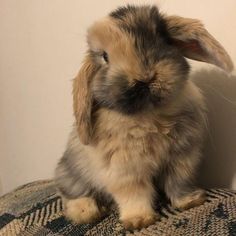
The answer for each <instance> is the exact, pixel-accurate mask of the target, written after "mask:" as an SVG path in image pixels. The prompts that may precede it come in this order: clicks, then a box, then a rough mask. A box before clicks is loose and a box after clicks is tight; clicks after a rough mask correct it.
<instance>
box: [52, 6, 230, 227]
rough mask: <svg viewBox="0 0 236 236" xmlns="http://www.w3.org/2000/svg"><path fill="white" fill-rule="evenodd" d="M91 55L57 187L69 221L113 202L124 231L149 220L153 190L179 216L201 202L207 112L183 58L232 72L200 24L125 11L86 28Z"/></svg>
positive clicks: (147, 10)
mask: <svg viewBox="0 0 236 236" xmlns="http://www.w3.org/2000/svg"><path fill="white" fill-rule="evenodd" d="M88 45H89V50H88V53H87V55H86V58H85V60H84V63H83V65H82V67H81V69H80V71H79V74H78V76H77V77H76V78H75V80H74V84H73V95H74V115H75V118H76V122H75V126H74V129H73V131H72V133H71V135H70V139H69V142H68V145H67V149H66V151H65V153H64V155H63V157H62V158H61V160H60V162H59V164H58V166H57V169H56V177H55V181H56V183H57V186H58V189H59V191H60V192H61V194H62V196H63V198H64V203H65V214H66V216H67V217H68V218H70V219H72V220H73V221H75V222H77V223H85V222H90V221H93V220H96V219H98V218H99V217H100V216H101V215H102V214H103V213H104V210H105V209H107V208H109V206H110V204H111V203H115V204H116V205H117V207H118V208H119V211H120V220H121V221H122V222H123V224H124V226H125V227H126V228H128V229H133V228H141V227H145V226H148V225H150V224H152V223H154V222H155V220H156V219H157V218H158V213H157V212H155V211H154V210H153V202H154V199H156V198H157V197H158V196H157V191H156V189H157V188H158V189H162V190H163V191H164V192H165V194H166V196H167V197H168V198H169V199H170V201H171V203H172V204H173V205H174V206H175V207H177V208H181V209H187V208H190V207H194V206H196V205H199V204H201V203H203V202H204V191H203V190H201V189H198V188H197V187H196V186H195V178H194V176H195V172H196V168H197V166H198V164H199V160H200V157H201V148H202V143H203V140H204V132H205V127H206V124H205V110H206V109H205V104H204V99H203V96H202V95H201V93H200V91H199V89H198V88H197V87H196V86H195V85H194V84H193V82H191V81H189V80H188V73H189V65H188V63H187V61H186V59H185V58H184V57H190V58H193V59H198V60H203V61H206V62H209V63H213V64H216V65H218V66H221V67H222V68H224V69H226V70H231V69H232V62H231V60H230V58H229V56H228V54H227V53H226V52H225V50H224V49H223V48H222V46H221V45H220V44H219V43H218V42H217V41H216V40H215V39H214V38H213V37H212V36H211V35H210V34H209V33H208V32H207V31H206V30H205V29H204V28H203V26H202V24H200V23H199V22H198V21H197V20H192V19H185V18H181V17H178V16H171V17H167V16H164V15H161V14H160V13H159V11H158V9H157V8H156V7H155V6H142V7H136V6H127V7H123V8H119V9H117V10H116V11H114V12H112V13H111V14H110V15H109V16H107V17H106V18H104V19H102V20H100V21H98V22H95V24H94V25H92V26H91V27H90V28H89V30H88Z"/></svg>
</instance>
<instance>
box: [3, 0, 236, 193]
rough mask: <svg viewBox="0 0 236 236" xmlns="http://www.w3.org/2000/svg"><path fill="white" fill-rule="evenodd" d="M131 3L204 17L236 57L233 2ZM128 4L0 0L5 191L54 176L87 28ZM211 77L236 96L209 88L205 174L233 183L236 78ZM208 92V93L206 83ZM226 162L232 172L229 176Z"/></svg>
mask: <svg viewBox="0 0 236 236" xmlns="http://www.w3.org/2000/svg"><path fill="white" fill-rule="evenodd" d="M132 2H136V3H149V2H151V3H158V5H159V6H160V7H161V8H162V9H163V10H164V11H165V12H167V13H169V14H173V13H174V14H179V15H182V16H186V17H192V18H199V19H201V20H202V21H203V22H204V23H205V25H206V27H207V28H208V29H209V31H210V32H211V33H212V34H213V35H214V36H215V37H216V38H217V39H218V40H219V41H220V42H221V43H222V44H223V45H224V46H225V48H226V49H227V50H228V52H229V53H230V55H231V56H232V58H233V60H234V62H236V43H235V42H236V31H235V29H236V14H235V12H236V1H235V0H226V1H224V2H223V1H221V0H205V1H201V2H200V1H198V0H178V1H174V0H162V1H147V0H146V1H132ZM125 3H127V1H125V0H123V1H122V0H113V1H111V0H100V1H94V0H86V1H80V0H70V1H66V0H50V1H48V0H20V1H19V0H0V52H1V53H0V178H2V179H1V180H2V185H3V192H7V191H10V190H12V189H13V188H15V187H16V186H18V185H21V184H24V183H26V182H29V181H32V180H37V179H44V178H50V177H52V175H53V170H54V167H55V165H56V162H57V160H58V159H59V158H60V156H61V155H62V153H63V151H64V147H65V144H66V141H67V137H68V133H69V131H70V128H71V124H72V121H73V118H72V97H71V79H72V78H73V77H74V76H75V74H76V73H77V71H78V68H79V66H80V62H81V59H82V57H83V53H84V51H85V45H86V44H85V32H86V28H87V27H88V26H89V25H90V24H91V23H92V22H93V21H94V20H95V19H97V18H100V17H102V16H104V15H105V14H107V13H108V12H109V11H110V10H112V9H113V8H114V7H116V6H118V5H123V4H125ZM235 64H236V63H235ZM199 67H202V68H206V65H203V64H202V63H194V68H199ZM210 68H213V67H210ZM222 76H223V77H225V75H222ZM207 81H209V83H210V85H211V86H212V87H213V88H214V87H215V88H217V89H218V91H219V92H220V93H223V95H224V96H225V97H226V99H227V98H229V99H230V100H233V99H234V102H226V100H225V99H223V98H222V96H221V95H219V94H217V93H214V92H213V90H211V91H210V94H211V96H210V97H209V99H208V102H209V103H210V104H212V105H215V106H216V107H214V106H213V107H212V109H211V110H210V111H211V112H212V114H211V115H210V122H211V124H210V130H209V132H211V136H212V137H213V142H217V143H215V144H213V146H214V148H215V149H214V152H213V151H212V145H211V144H209V143H208V147H207V148H206V152H205V153H206V156H207V158H206V160H208V162H205V167H203V170H202V171H203V172H202V174H201V176H202V178H203V182H204V183H205V185H207V186H225V187H232V186H233V187H234V188H235V189H236V176H235V174H236V163H235V161H234V160H235V159H236V157H235V158H234V155H235V153H236V150H235V148H234V147H235V146H236V141H235V140H236V131H235V127H236V123H235V120H236V119H235V118H236V113H235V110H236V104H235V101H236V97H235V94H236V84H235V82H234V81H233V79H228V78H225V79H222V80H220V79H219V80H217V79H216V80H213V79H212V80H207ZM219 81H220V82H219ZM228 81H231V82H228ZM232 81H233V82H232ZM198 83H199V85H200V87H204V86H203V85H204V84H205V80H200V79H199V80H198ZM214 83H215V84H214ZM222 84H223V85H225V86H224V91H223V90H221V89H222V88H221V85H222ZM217 86H218V87H217ZM203 89H204V88H203ZM205 92H206V93H208V89H207V88H205ZM214 101H217V102H216V103H215V102H214ZM225 106H227V107H228V109H224V111H225V112H227V111H228V112H229V113H224V115H222V114H221V107H225ZM214 109H215V110H214ZM216 110H217V114H216V113H215V115H214V112H215V111H216ZM218 112H219V113H218ZM221 119H223V121H222V122H221V121H220V120H221ZM228 121H230V125H231V129H230V128H229V127H228V126H227V132H229V133H228V135H226V134H225V130H224V125H228ZM219 125H220V126H219ZM216 137H217V138H216ZM219 137H220V138H219ZM221 140H223V141H224V142H221ZM227 141H229V142H227ZM214 155H216V156H217V162H216V161H215V159H214ZM226 157H227V158H226ZM220 160H221V161H220ZM222 160H224V161H223V164H222ZM209 161H210V163H209ZM233 161H234V162H233ZM214 166H217V167H214ZM228 168H231V174H230V176H228V177H227V178H226V179H225V177H224V176H225V175H227V173H228ZM233 175H234V176H235V180H234V183H233Z"/></svg>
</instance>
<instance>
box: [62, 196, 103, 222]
mask: <svg viewBox="0 0 236 236" xmlns="http://www.w3.org/2000/svg"><path fill="white" fill-rule="evenodd" d="M101 215H102V214H101V212H100V210H99V209H98V206H97V203H96V201H95V200H94V199H93V198H90V197H82V198H78V199H73V200H68V201H67V202H66V204H65V216H66V217H67V218H68V219H70V220H71V221H73V222H74V223H77V224H83V223H91V222H93V221H96V220H98V219H99V218H100V217H101Z"/></svg>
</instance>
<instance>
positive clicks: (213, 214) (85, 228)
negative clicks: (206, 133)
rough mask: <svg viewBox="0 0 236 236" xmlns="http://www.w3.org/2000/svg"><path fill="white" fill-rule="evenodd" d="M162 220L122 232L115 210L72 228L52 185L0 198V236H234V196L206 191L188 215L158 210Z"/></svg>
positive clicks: (26, 187) (33, 185) (38, 185)
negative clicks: (98, 219) (97, 220)
mask: <svg viewBox="0 0 236 236" xmlns="http://www.w3.org/2000/svg"><path fill="white" fill-rule="evenodd" d="M157 208H158V211H159V213H160V214H161V219H160V220H158V221H157V222H156V223H155V224H154V225H151V226H149V227H148V228H145V229H142V230H140V231H134V232H128V231H125V229H124V228H123V226H122V225H121V223H120V222H119V221H118V213H117V211H116V210H115V209H114V210H113V211H111V213H110V215H108V216H106V217H104V218H103V219H101V220H100V221H99V222H96V223H93V224H84V225H75V224H73V223H72V222H70V221H68V220H66V219H65V218H64V217H63V214H62V201H61V198H60V197H59V196H58V195H57V193H56V190H55V186H54V184H53V182H52V181H37V182H34V183H30V184H27V185H24V186H22V187H20V188H18V189H16V190H15V191H13V192H11V193H8V194H6V195H5V196H3V197H1V198H0V235H1V236H5V235H9V236H14V235H26V236H29V235H38V236H41V235H42V236H43V235H44V236H49V235H50V236H52V235H57V236H59V235H72V236H73V235H87V236H89V235H91V236H92V235H94V236H95V235H99V236H101V235H102V236H113V235H114V236H116V235H117V236H118V235H137V236H144V235H145V236H151V235H164V236H184V235H187V236H191V235H193V236H195V235H196V236H198V235H199V236H203V235H209V236H213V235H217V236H227V235H230V236H236V192H233V191H230V190H224V189H212V190H207V201H206V202H205V203H204V204H203V205H201V206H199V207H195V208H192V209H190V210H187V211H183V212H181V211H179V210H176V209H173V208H172V207H171V206H170V205H168V204H165V203H163V204H160V205H158V206H157Z"/></svg>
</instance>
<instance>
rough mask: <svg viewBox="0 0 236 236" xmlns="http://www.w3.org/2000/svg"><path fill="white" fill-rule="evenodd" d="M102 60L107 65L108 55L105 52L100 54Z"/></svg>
mask: <svg viewBox="0 0 236 236" xmlns="http://www.w3.org/2000/svg"><path fill="white" fill-rule="evenodd" d="M102 57H103V60H104V61H105V62H106V63H108V54H107V53H106V52H103V54H102Z"/></svg>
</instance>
